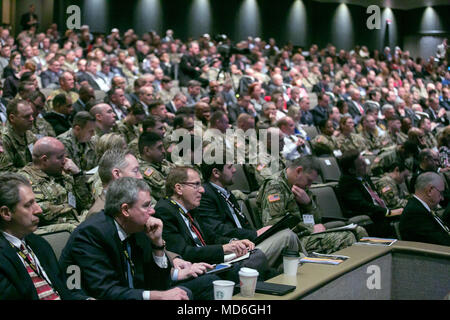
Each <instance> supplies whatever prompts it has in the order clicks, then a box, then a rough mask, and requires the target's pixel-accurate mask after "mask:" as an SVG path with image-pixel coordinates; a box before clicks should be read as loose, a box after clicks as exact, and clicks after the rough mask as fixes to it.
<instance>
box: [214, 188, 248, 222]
mask: <svg viewBox="0 0 450 320" xmlns="http://www.w3.org/2000/svg"><path fill="white" fill-rule="evenodd" d="M210 183H211V185H212V186H213V187H214V188H216V189H217V190H219V191H220V192H222V193H223V194H224V195H225V197H227V199H229V198H230V195H231V193H230V192H229V191H228V190H226V189H224V188H222V187H220V186H218V185H217V184H214V183H212V182H210ZM230 201H231V200H230ZM227 206H228V208H229V209H230V212H231V215H232V216H233V219H234V222H235V223H236V226H237V227H238V228H239V229H242V225H241V223H240V222H239V219H238V217H237V216H236V213H235V212H234V209H233V208H232V207H231V206H230V205H229V204H228V203H227Z"/></svg>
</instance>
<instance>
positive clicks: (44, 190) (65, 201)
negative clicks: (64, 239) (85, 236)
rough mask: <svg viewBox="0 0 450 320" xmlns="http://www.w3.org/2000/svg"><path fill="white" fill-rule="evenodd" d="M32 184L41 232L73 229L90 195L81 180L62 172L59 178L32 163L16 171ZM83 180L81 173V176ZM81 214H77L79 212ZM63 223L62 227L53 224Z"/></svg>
mask: <svg viewBox="0 0 450 320" xmlns="http://www.w3.org/2000/svg"><path fill="white" fill-rule="evenodd" d="M19 173H20V174H22V175H23V176H25V177H26V178H27V179H28V180H29V181H30V183H31V186H32V189H33V192H34V194H35V196H36V202H37V203H38V204H39V206H40V207H41V208H42V214H41V215H40V216H39V220H40V221H39V227H42V228H41V231H44V230H45V231H46V232H52V231H57V230H61V228H62V229H63V230H68V231H73V229H75V227H76V226H77V225H78V224H79V223H81V222H82V221H83V220H84V215H85V214H86V213H87V209H89V206H90V205H91V199H92V198H91V197H90V195H88V194H86V192H85V191H84V190H83V188H84V187H85V186H86V184H85V183H84V180H80V179H78V178H75V179H77V181H75V180H74V177H72V176H70V175H67V174H65V173H63V174H62V175H61V176H60V177H50V176H48V175H47V174H46V173H45V172H43V171H42V170H40V169H38V168H36V167H35V166H33V165H32V164H29V165H27V166H26V167H24V168H23V169H22V170H20V171H19ZM80 178H81V179H82V178H83V176H80ZM80 212H81V213H82V214H79V213H80ZM58 224H64V225H63V226H54V225H58Z"/></svg>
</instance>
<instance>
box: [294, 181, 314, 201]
mask: <svg viewBox="0 0 450 320" xmlns="http://www.w3.org/2000/svg"><path fill="white" fill-rule="evenodd" d="M291 191H292V193H293V194H294V197H295V201H297V203H299V204H303V205H306V204H309V203H310V202H311V199H310V198H309V196H308V194H307V193H306V191H305V190H303V189H302V188H300V187H299V186H296V185H293V186H292V189H291Z"/></svg>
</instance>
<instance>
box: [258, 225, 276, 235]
mask: <svg viewBox="0 0 450 320" xmlns="http://www.w3.org/2000/svg"><path fill="white" fill-rule="evenodd" d="M270 227H272V226H265V227H262V228H261V229H259V230H256V235H257V236H258V237H259V236H260V235H262V234H263V233H264V232H266V231H267V230H269V229H270Z"/></svg>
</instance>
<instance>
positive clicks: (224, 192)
mask: <svg viewBox="0 0 450 320" xmlns="http://www.w3.org/2000/svg"><path fill="white" fill-rule="evenodd" d="M209 183H211V185H212V186H213V187H214V188H216V189H218V190H219V191H220V192H222V193H223V194H224V195H226V196H227V197H228V196H229V194H230V192H229V191H228V190H226V189H224V188H222V187H220V186H218V185H217V184H215V183H212V182H211V181H210V182H209Z"/></svg>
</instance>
